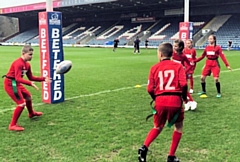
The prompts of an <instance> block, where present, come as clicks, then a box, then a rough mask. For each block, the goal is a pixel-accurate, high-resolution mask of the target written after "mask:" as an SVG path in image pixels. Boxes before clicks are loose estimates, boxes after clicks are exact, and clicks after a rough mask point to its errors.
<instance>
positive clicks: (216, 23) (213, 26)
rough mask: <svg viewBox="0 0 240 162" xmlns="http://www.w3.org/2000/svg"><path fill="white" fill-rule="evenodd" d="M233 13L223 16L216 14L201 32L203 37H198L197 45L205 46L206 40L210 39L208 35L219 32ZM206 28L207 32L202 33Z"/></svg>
mask: <svg viewBox="0 0 240 162" xmlns="http://www.w3.org/2000/svg"><path fill="white" fill-rule="evenodd" d="M231 16H232V15H221V16H215V17H214V18H213V19H212V20H211V21H210V22H209V23H207V24H206V25H205V26H204V27H203V28H202V30H200V31H199V32H201V36H202V37H201V38H200V39H198V41H197V42H196V46H203V45H204V44H205V42H206V41H207V39H208V36H209V35H211V34H212V33H214V32H217V31H218V29H219V28H221V27H222V26H223V25H224V24H225V23H226V22H227V21H228V19H230V18H231ZM203 30H205V33H204V34H202V31H203Z"/></svg>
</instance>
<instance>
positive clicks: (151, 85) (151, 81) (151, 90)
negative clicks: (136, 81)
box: [147, 71, 155, 100]
mask: <svg viewBox="0 0 240 162" xmlns="http://www.w3.org/2000/svg"><path fill="white" fill-rule="evenodd" d="M154 90H155V85H154V77H153V74H152V71H150V74H149V77H148V86H147V91H148V93H149V95H150V96H151V97H152V99H153V100H155V94H154Z"/></svg>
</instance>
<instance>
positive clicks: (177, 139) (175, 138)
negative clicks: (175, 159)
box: [169, 131, 182, 156]
mask: <svg viewBox="0 0 240 162" xmlns="http://www.w3.org/2000/svg"><path fill="white" fill-rule="evenodd" d="M181 137H182V133H179V132H177V131H174V132H173V136H172V144H171V148H170V152H169V156H175V152H176V150H177V147H178V144H179V142H180V139H181Z"/></svg>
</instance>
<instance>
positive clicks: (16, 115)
mask: <svg viewBox="0 0 240 162" xmlns="http://www.w3.org/2000/svg"><path fill="white" fill-rule="evenodd" d="M23 109H24V107H21V106H17V107H16V109H15V110H14V112H13V116H12V121H11V123H10V125H11V126H13V125H16V124H17V121H18V118H19V117H20V115H21V113H22V111H23Z"/></svg>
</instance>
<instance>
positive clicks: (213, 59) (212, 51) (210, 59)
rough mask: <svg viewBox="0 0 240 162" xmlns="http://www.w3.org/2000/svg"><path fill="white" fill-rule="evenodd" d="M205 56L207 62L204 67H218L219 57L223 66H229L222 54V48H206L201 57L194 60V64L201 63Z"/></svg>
mask: <svg viewBox="0 0 240 162" xmlns="http://www.w3.org/2000/svg"><path fill="white" fill-rule="evenodd" d="M205 56H206V58H207V60H206V65H209V66H218V61H217V59H218V57H219V56H220V57H221V59H222V60H223V62H224V64H225V65H226V66H229V63H228V61H227V59H226V57H225V55H224V53H223V52H222V48H221V47H220V46H210V45H208V46H206V48H205V49H204V51H203V54H202V56H200V57H199V58H197V59H196V60H195V62H199V61H201V60H202V59H203V58H204V57H205Z"/></svg>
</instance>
